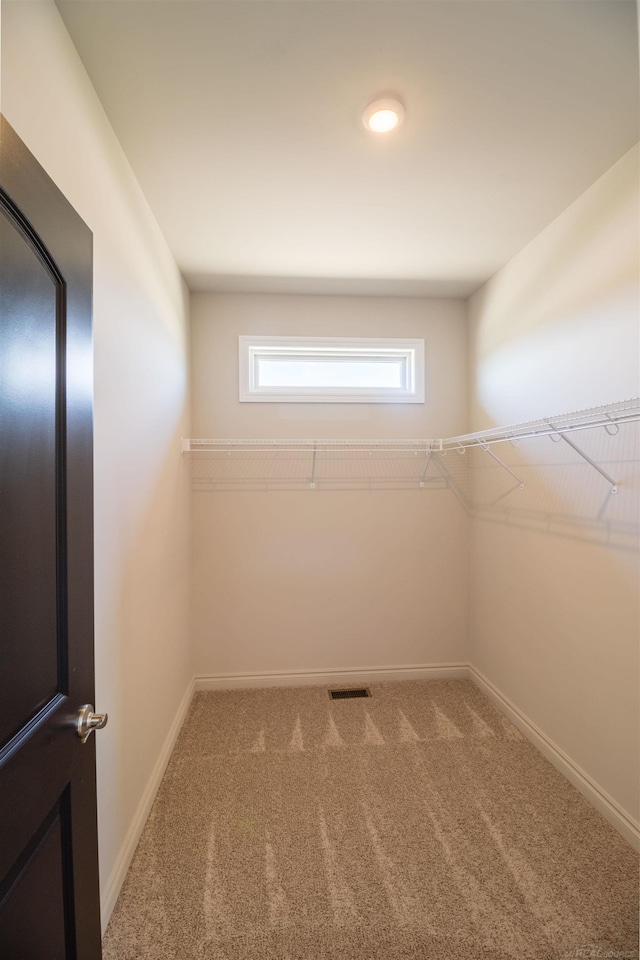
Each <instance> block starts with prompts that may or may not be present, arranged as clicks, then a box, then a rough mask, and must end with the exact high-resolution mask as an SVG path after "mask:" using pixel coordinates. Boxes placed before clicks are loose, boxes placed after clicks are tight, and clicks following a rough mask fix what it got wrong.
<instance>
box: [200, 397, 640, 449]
mask: <svg viewBox="0 0 640 960" xmlns="http://www.w3.org/2000/svg"><path fill="white" fill-rule="evenodd" d="M639 419H640V398H636V399H633V400H624V401H620V402H616V403H610V404H607V405H605V406H601V407H593V408H591V409H588V410H579V411H576V412H574V413H566V414H559V415H556V416H553V417H544V418H542V419H540V420H529V421H526V422H523V423H516V424H510V425H509V426H503V427H492V428H490V429H488V430H480V431H477V432H476V433H467V434H463V435H461V436H457V437H447V438H442V439H438V440H426V439H425V440H395V439H393V440H392V439H382V440H367V439H356V440H340V439H327V440H319V439H313V440H292V439H280V440H258V439H253V440H230V439H228V440H220V439H211V440H202V439H183V441H182V452H183V453H189V454H196V455H197V454H203V455H212V454H213V455H226V456H228V457H231V456H233V455H242V454H247V455H255V454H257V455H259V456H263V455H264V454H266V453H269V452H272V453H275V454H287V453H290V454H295V453H303V454H310V455H312V456H313V455H314V454H315V456H316V457H317V456H318V455H320V456H324V455H326V454H340V453H356V454H357V453H361V454H364V455H365V457H366V456H374V455H377V454H385V453H390V454H391V453H392V454H396V455H397V454H399V453H402V454H405V455H407V456H413V457H420V456H423V457H427V458H429V457H430V456H432V455H433V454H434V453H445V452H446V451H448V450H451V449H456V450H457V451H458V453H464V452H465V450H466V449H467V448H470V447H482V448H483V449H485V450H486V449H487V447H488V446H491V445H492V444H495V443H511V444H513V445H514V446H515V445H517V444H518V443H519V442H520V440H527V439H533V438H535V437H554V438H558V434H559V433H563V434H567V433H575V432H576V431H580V430H591V429H593V428H595V427H602V428H603V429H604V430H606V431H607V433H610V434H615V433H617V432H618V429H619V425H620V424H621V423H630V422H632V421H634V420H639Z"/></svg>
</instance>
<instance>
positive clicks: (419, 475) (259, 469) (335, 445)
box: [182, 398, 640, 493]
mask: <svg viewBox="0 0 640 960" xmlns="http://www.w3.org/2000/svg"><path fill="white" fill-rule="evenodd" d="M636 420H640V398H635V399H632V400H624V401H619V402H615V403H609V404H606V405H603V406H599V407H592V408H590V409H587V410H579V411H576V412H573V413H567V414H560V415H555V416H551V417H543V418H540V419H538V420H529V421H525V422H523V423H516V424H510V425H508V426H502V427H492V428H490V429H488V430H481V431H478V432H476V433H468V434H464V435H460V436H456V437H447V438H439V439H346V440H345V439H335V438H334V439H315V440H307V439H280V440H258V439H253V440H235V439H227V440H221V439H209V440H205V439H183V441H182V452H183V453H184V454H186V455H188V457H189V459H190V460H191V463H192V478H193V482H194V485H195V486H208V487H217V486H219V485H224V486H229V487H233V486H234V485H245V486H251V485H252V484H253V485H257V484H272V483H279V484H282V485H285V486H286V485H287V484H303V485H305V486H309V487H311V488H312V489H313V488H315V487H316V486H317V485H320V484H325V485H331V484H342V483H344V484H346V485H347V486H348V485H349V484H352V485H353V484H357V483H362V482H363V481H364V482H366V483H369V484H374V485H375V484H382V485H384V484H389V483H399V484H402V485H405V486H407V485H411V486H413V485H415V484H416V483H417V485H418V486H420V487H424V486H426V485H427V484H433V483H438V482H440V483H442V481H443V479H444V474H443V473H441V472H439V471H438V472H434V471H433V469H430V467H431V465H432V462H433V461H434V458H437V459H439V458H442V457H444V456H446V454H447V453H448V452H449V451H457V452H458V454H460V455H462V454H464V453H465V452H466V451H467V450H469V449H471V448H480V449H483V450H485V451H486V452H487V453H489V455H490V456H491V457H492V458H493V459H494V460H496V461H497V462H498V463H499V464H500V465H501V466H503V467H504V468H505V470H507V471H508V472H509V473H511V474H512V476H514V477H515V478H516V479H517V480H518V477H516V476H515V474H514V473H513V471H512V470H511V469H510V468H509V467H508V466H507V465H506V464H504V463H503V462H502V460H501V459H500V458H499V457H498V456H497V455H496V454H495V453H494V452H493V451H492V450H491V447H493V446H494V445H496V444H503V443H510V444H512V445H513V446H518V444H519V443H520V442H521V441H523V440H527V439H531V438H535V437H550V438H551V440H554V441H556V442H562V441H564V442H566V443H567V444H568V445H569V446H570V447H572V448H573V450H575V451H576V452H577V453H578V454H579V455H580V457H582V458H583V460H585V461H586V462H587V463H589V464H590V465H591V466H592V467H593V468H594V469H595V470H597V471H598V473H600V474H601V475H602V476H603V477H604V478H605V479H606V480H607V481H608V482H609V483H610V484H611V489H612V492H614V493H615V492H617V486H616V482H615V480H614V479H613V478H612V477H610V476H609V474H608V473H606V472H605V471H604V470H603V469H602V468H601V467H600V466H599V465H598V464H597V463H596V462H595V461H594V460H592V459H591V458H590V457H589V456H588V455H587V454H586V453H585V452H584V451H583V450H581V449H580V447H579V446H578V445H577V443H576V442H575V441H574V440H573V439H572V438H571V435H575V434H577V433H580V431H583V430H591V429H595V428H602V429H604V430H605V431H606V432H607V433H608V434H610V435H611V436H613V435H615V434H617V433H618V431H619V429H620V424H623V423H630V422H632V421H636Z"/></svg>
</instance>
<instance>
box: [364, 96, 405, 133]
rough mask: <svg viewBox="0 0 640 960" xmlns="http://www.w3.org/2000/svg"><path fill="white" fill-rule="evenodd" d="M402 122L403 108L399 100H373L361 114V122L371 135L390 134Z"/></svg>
mask: <svg viewBox="0 0 640 960" xmlns="http://www.w3.org/2000/svg"><path fill="white" fill-rule="evenodd" d="M403 120H404V107H403V106H402V104H401V103H400V101H399V100H392V99H385V100H374V101H373V103H370V104H369V106H368V107H367V108H366V110H365V111H364V113H363V114H362V122H363V123H364V125H365V127H366V128H367V130H371V131H372V132H373V133H390V132H391V131H392V130H397V128H398V127H399V126H400V124H401V123H402V121H403Z"/></svg>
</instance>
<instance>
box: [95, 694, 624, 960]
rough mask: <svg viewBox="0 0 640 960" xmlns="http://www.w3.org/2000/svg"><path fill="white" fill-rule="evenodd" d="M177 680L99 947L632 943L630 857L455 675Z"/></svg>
mask: <svg viewBox="0 0 640 960" xmlns="http://www.w3.org/2000/svg"><path fill="white" fill-rule="evenodd" d="M370 689H371V693H372V694H373V696H372V697H371V698H367V699H360V700H357V699H356V700H341V701H331V700H329V697H328V694H327V690H326V688H324V687H298V688H281V689H275V690H274V689H270V690H244V691H224V692H216V693H198V694H196V696H195V698H194V701H193V704H192V707H191V710H190V712H189V716H188V718H187V720H186V722H185V725H184V727H183V730H182V732H181V734H180V737H179V740H178V743H177V746H176V749H175V751H174V753H173V756H172V758H171V761H170V764H169V767H168V769H167V772H166V775H165V777H164V780H163V782H162V785H161V788H160V791H159V793H158V796H157V799H156V802H155V804H154V806H153V810H152V813H151V816H150V818H149V821H148V823H147V825H146V827H145V830H144V833H143V835H142V838H141V841H140V844H139V847H138V850H137V852H136V855H135V858H134V861H133V864H132V867H131V870H130V871H129V874H128V877H127V880H126V882H125V884H124V887H123V890H122V893H121V895H120V898H119V900H118V903H117V905H116V908H115V910H114V913H113V916H112V919H111V921H110V924H109V927H108V930H107V933H106V936H105V942H104V958H105V960H134V958H136V960H137V958H144V960H192V958H193V960H196V958H197V960H251V958H261V960H262V958H264V960H408V958H414V957H417V958H421V957H424V958H434V960H435V958H442V960H454V958H455V960H472V958H473V960H485V958H486V960H506V958H518V960H529V958H530V960H545V958H549V960H552V958H553V960H555V958H561V957H587V956H592V957H614V956H615V957H619V958H625V960H631V958H636V957H637V956H638V950H637V948H638V862H637V857H636V855H635V854H634V853H633V851H632V850H631V849H630V848H629V847H628V846H627V844H626V843H625V842H624V841H623V840H622V839H621V838H620V837H619V836H618V834H617V833H616V832H615V831H614V830H613V829H612V828H611V827H610V826H609V825H608V824H607V823H606V822H605V821H604V820H603V819H602V817H601V816H600V815H599V814H598V813H597V812H596V811H595V810H593V809H592V807H591V806H590V805H589V804H588V803H587V802H586V801H585V800H584V799H583V798H582V797H581V796H580V795H579V794H578V793H577V791H576V790H575V789H574V788H573V787H572V786H571V785H570V784H569V783H567V781H566V780H565V779H564V778H563V777H562V776H561V775H560V774H559V773H558V772H557V771H556V770H555V769H554V768H553V767H552V766H551V764H549V763H548V762H547V761H546V760H545V759H544V758H543V757H542V756H541V755H540V754H539V753H538V752H537V750H536V749H535V748H534V747H533V746H532V745H531V744H530V743H529V742H528V741H527V740H526V739H525V738H524V737H523V736H522V735H521V734H520V733H519V731H518V730H516V728H515V727H514V726H512V725H511V724H510V723H509V722H508V721H507V720H506V719H504V718H503V716H502V715H501V714H500V713H499V712H498V710H497V709H496V708H495V707H494V706H493V705H492V704H491V703H490V702H489V701H488V700H487V699H486V698H485V697H484V696H483V695H482V694H481V693H479V691H478V690H477V689H476V688H475V687H474V686H473V685H472V684H471V682H469V681H464V680H437V681H424V682H405V683H380V684H373V685H372V686H371V687H370Z"/></svg>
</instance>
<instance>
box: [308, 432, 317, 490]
mask: <svg viewBox="0 0 640 960" xmlns="http://www.w3.org/2000/svg"><path fill="white" fill-rule="evenodd" d="M317 454H318V445H317V444H316V443H314V445H313V460H312V462H311V480H310V481H309V485H310V487H311V489H312V490H315V488H316V456H317Z"/></svg>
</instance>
